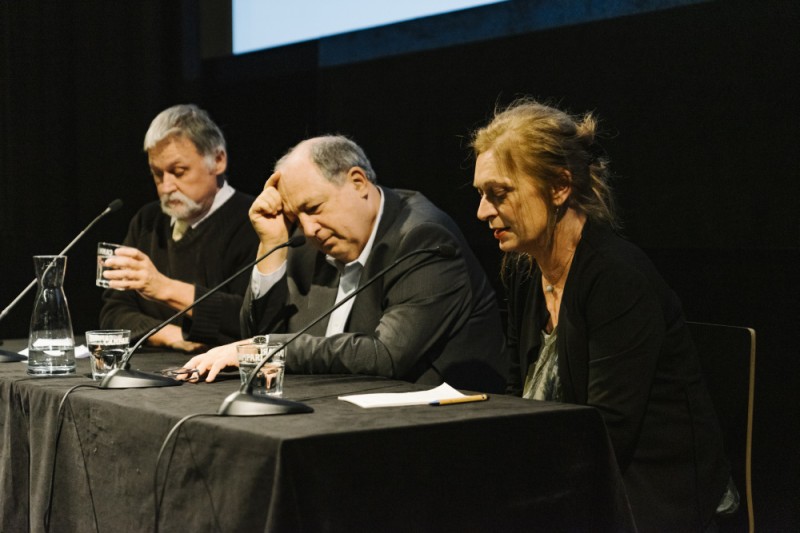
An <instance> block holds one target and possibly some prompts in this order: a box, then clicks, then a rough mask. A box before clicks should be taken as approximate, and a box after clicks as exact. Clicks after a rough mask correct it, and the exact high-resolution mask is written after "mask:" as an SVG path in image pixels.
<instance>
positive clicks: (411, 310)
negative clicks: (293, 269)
mask: <svg viewBox="0 0 800 533" xmlns="http://www.w3.org/2000/svg"><path fill="white" fill-rule="evenodd" d="M442 244H448V245H451V246H456V247H457V243H456V241H455V239H454V237H453V236H452V235H450V233H449V232H447V231H446V230H445V229H444V228H441V227H440V226H438V225H435V224H427V225H420V226H418V227H417V228H415V229H414V230H412V231H411V232H409V233H408V234H406V235H405V236H404V237H403V238H402V239H401V240H400V242H397V243H392V245H393V247H396V252H397V253H396V254H395V257H400V256H402V255H404V254H405V253H408V252H410V251H412V250H416V249H420V248H427V247H435V246H438V245H442ZM374 253H375V249H373V254H374ZM371 287H375V289H376V290H372V291H371V290H365V291H364V292H362V293H361V294H359V296H358V297H357V298H356V302H355V303H354V305H353V311H352V314H351V316H350V321H351V322H352V321H354V320H357V319H356V314H357V313H359V314H362V316H363V314H364V313H372V312H374V314H375V320H374V323H375V324H376V326H375V327H374V329H371V330H369V331H358V332H346V333H341V334H338V335H333V336H331V337H321V336H314V335H302V336H300V337H298V339H297V340H296V341H295V342H294V343H293V344H292V346H290V347H289V349H288V350H287V357H286V368H287V371H289V372H296V373H330V374H337V373H355V374H369V375H377V376H384V377H388V378H395V379H407V378H408V376H409V375H413V374H414V373H415V371H416V368H417V367H418V365H419V366H423V367H426V368H427V367H429V366H430V362H427V361H426V362H423V361H421V359H422V358H423V357H426V356H428V355H429V354H430V353H436V352H437V350H436V348H437V347H439V346H443V345H444V343H446V342H447V340H448V339H449V338H450V337H451V335H452V334H453V332H454V331H457V330H458V329H459V328H461V327H463V326H464V324H465V323H466V321H467V320H468V318H469V315H470V303H471V300H472V294H471V292H472V290H471V285H470V280H469V274H468V272H467V266H466V262H465V260H464V258H463V257H462V256H461V254H460V253H457V255H456V256H455V257H451V258H447V257H442V256H436V255H430V254H420V255H418V256H414V257H412V258H409V259H407V260H405V261H404V262H403V263H401V264H399V265H398V266H397V267H396V268H395V269H393V270H392V271H390V272H388V273H387V274H386V276H385V277H384V278H383V279H381V280H379V281H378V282H376V283H375V284H374V285H373V286H371ZM276 289H278V286H276V287H273V291H271V293H270V294H268V295H267V296H266V297H265V298H267V297H271V296H272V297H275V300H274V301H273V302H272V304H270V303H267V302H265V303H263V304H260V305H262V306H263V308H265V309H266V308H269V309H271V311H270V313H271V316H272V318H271V320H270V321H269V322H271V323H276V322H277V321H280V320H281V316H280V309H279V307H280V306H279V305H277V303H276V302H277V301H278V300H279V299H280V293H279V292H278V290H276ZM281 290H282V289H281ZM272 292H274V294H272ZM248 299H249V298H248V297H246V298H245V306H244V308H243V318H244V321H243V322H244V325H245V326H246V327H245V331H246V332H248V333H250V332H252V331H253V330H252V325H253V324H254V323H256V322H255V320H254V318H253V317H248V316H246V315H247V313H248V312H249V309H252V308H253V306H252V305H248ZM322 311H323V310H322V309H321V310H320V312H322ZM264 325H265V324H263V323H262V326H264ZM261 331H265V330H263V329H262V330H261ZM266 331H269V330H266ZM276 338H277V339H278V340H286V339H287V338H288V335H286V336H277V335H276Z"/></svg>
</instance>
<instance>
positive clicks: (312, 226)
mask: <svg viewBox="0 0 800 533" xmlns="http://www.w3.org/2000/svg"><path fill="white" fill-rule="evenodd" d="M297 220H298V221H299V222H300V225H301V226H302V227H303V234H304V235H305V236H306V237H307V238H309V239H312V238H314V237H315V236H316V234H317V232H318V231H319V228H320V225H319V224H318V223H317V222H316V220H314V218H313V217H310V216H308V215H305V214H302V213H301V214H300V215H298V216H297Z"/></svg>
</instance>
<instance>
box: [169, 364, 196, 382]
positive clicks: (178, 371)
mask: <svg viewBox="0 0 800 533" xmlns="http://www.w3.org/2000/svg"><path fill="white" fill-rule="evenodd" d="M161 375H162V376H167V377H170V378H177V377H181V376H182V377H185V378H186V379H192V378H193V377H199V376H200V373H199V372H198V370H197V369H196V368H182V367H178V366H176V367H172V368H165V369H164V370H162V371H161ZM195 375H196V376H195Z"/></svg>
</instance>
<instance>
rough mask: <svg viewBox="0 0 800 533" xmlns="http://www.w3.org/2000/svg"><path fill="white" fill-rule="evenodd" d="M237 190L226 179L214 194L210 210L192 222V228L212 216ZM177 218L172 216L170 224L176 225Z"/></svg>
mask: <svg viewBox="0 0 800 533" xmlns="http://www.w3.org/2000/svg"><path fill="white" fill-rule="evenodd" d="M235 192H236V189H234V188H233V187H231V186H230V184H228V182H227V180H226V181H224V182H223V183H222V187H220V188H219V190H218V191H217V194H216V195H215V196H214V201H213V202H211V207H210V208H209V210H208V211H207V212H206V214H205V215H203V216H202V217H201V218H200V219H199V220H197V221H196V222H194V223H193V224H192V228H196V227H197V226H198V225H199V224H200V223H201V222H203V221H204V220H205V219H207V218H208V217H210V216H211V214H212V213H213V212H214V211H216V210H217V209H219V208H220V207H222V204H224V203H225V202H227V201H228V200H230V199H231V197H232V196H233V195H234V193H235ZM176 220H177V219H176V218H175V217H171V218H170V220H169V225H170V226H174V225H175V221H176Z"/></svg>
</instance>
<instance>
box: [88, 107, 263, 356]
mask: <svg viewBox="0 0 800 533" xmlns="http://www.w3.org/2000/svg"><path fill="white" fill-rule="evenodd" d="M144 150H145V152H147V159H148V162H149V165H150V172H151V174H152V176H153V179H154V181H155V185H156V191H157V193H158V196H159V201H157V202H152V203H150V204H147V205H145V206H144V207H143V208H142V209H141V210H140V211H139V212H138V213H137V214H136V215H135V216H134V218H133V220H132V221H131V223H130V226H129V228H128V235H127V236H126V237H125V240H124V241H123V247H122V248H118V249H117V251H116V254H115V255H114V256H113V257H110V258H109V259H107V260H106V263H105V264H106V266H109V267H111V268H113V270H108V271H106V273H105V277H106V279H108V281H109V286H110V287H111V288H110V289H109V290H106V291H105V293H104V294H103V300H104V305H103V308H102V310H101V311H100V326H101V327H102V328H107V329H119V328H124V329H130V330H131V336H132V337H133V338H134V339H135V338H138V337H141V336H142V335H144V334H145V333H147V332H148V331H149V330H150V329H152V328H153V327H154V326H156V325H158V324H160V323H161V322H163V321H164V320H166V319H167V318H168V317H170V316H172V315H173V314H174V313H175V312H176V311H177V310H180V309H183V308H185V307H187V306H189V305H190V304H191V303H193V302H194V301H195V299H197V298H199V297H201V296H202V295H204V294H205V293H206V292H208V289H209V288H211V287H214V286H216V285H218V284H219V283H221V282H222V281H224V280H225V279H227V278H228V277H230V276H231V275H232V274H233V273H234V272H236V271H237V270H239V269H241V268H242V267H243V266H244V265H246V264H247V263H248V262H249V261H250V259H251V256H252V253H253V250H254V249H255V248H256V246H257V243H258V241H257V238H256V234H255V233H254V232H253V228H252V227H251V225H250V223H249V220H248V217H247V210H248V208H249V207H250V205H251V204H252V203H253V197H252V196H249V195H246V194H243V193H241V192H238V191H236V190H234V189H233V187H231V186H230V185H229V184H228V183H227V181H226V179H225V169H226V167H227V152H226V147H225V138H224V137H223V135H222V132H221V131H220V129H219V127H217V125H216V124H215V123H214V122H213V121H212V120H211V118H210V117H209V116H208V114H207V113H206V112H205V111H203V110H202V109H199V108H198V107H197V106H194V105H176V106H173V107H170V108H168V109H166V110H164V111H162V112H161V113H159V114H158V116H156V118H155V119H153V122H152V123H151V124H150V128H149V129H148V130H147V133H146V135H145V138H144ZM246 286H247V278H246V277H242V278H239V279H235V280H233V281H231V282H230V284H229V285H228V286H226V287H224V288H223V289H222V290H221V291H219V292H217V293H216V294H214V295H212V296H209V297H208V298H206V299H205V300H204V301H203V302H200V303H199V304H198V305H197V306H196V307H195V308H194V309H192V310H191V311H190V312H189V313H188V314H187V315H186V316H185V317H184V319H183V320H182V322H179V323H177V324H170V325H168V326H166V327H165V328H164V329H162V330H161V331H159V332H158V333H156V334H155V335H153V336H152V337H150V339H149V341H148V342H149V343H150V344H153V345H155V346H164V347H168V348H171V349H176V350H182V351H187V352H193V351H197V350H200V349H203V348H205V347H206V346H216V345H219V344H224V343H226V342H230V341H231V340H233V339H235V338H238V336H239V323H238V314H239V309H240V308H241V305H242V297H243V295H244V292H245V289H246Z"/></svg>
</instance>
